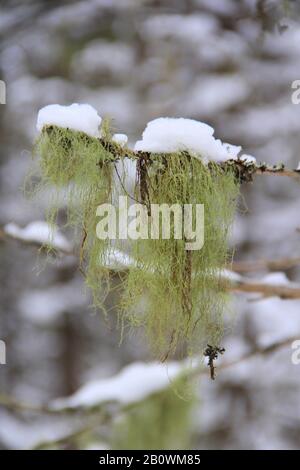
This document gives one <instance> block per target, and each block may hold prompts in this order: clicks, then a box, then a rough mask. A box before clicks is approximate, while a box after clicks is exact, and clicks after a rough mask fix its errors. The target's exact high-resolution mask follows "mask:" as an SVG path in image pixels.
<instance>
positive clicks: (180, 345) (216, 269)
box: [123, 153, 239, 360]
mask: <svg viewBox="0 0 300 470" xmlns="http://www.w3.org/2000/svg"><path fill="white" fill-rule="evenodd" d="M151 160H152V161H151V162H149V164H147V175H146V177H144V181H143V182H142V184H141V182H140V187H139V192H141V187H142V191H143V193H147V194H148V199H149V200H150V201H151V203H158V204H161V203H167V204H174V203H180V204H185V203H198V204H199V203H202V204H204V214H205V215H204V217H205V225H204V246H203V247H202V249H201V250H196V251H186V249H185V241H184V240H175V239H174V237H173V239H171V240H162V239H159V240H150V239H149V240H137V241H136V242H135V243H134V245H133V251H132V256H133V258H134V259H135V260H136V264H137V266H138V268H136V269H131V270H130V272H129V275H128V280H127V284H126V288H125V292H124V298H123V301H124V304H123V313H125V316H127V318H129V319H130V321H131V323H132V324H133V325H135V326H143V327H144V328H145V330H146V333H147V335H148V337H150V342H151V345H152V348H153V351H154V353H155V354H156V356H158V357H159V358H160V359H161V360H165V359H167V358H168V357H169V356H170V355H173V354H174V353H175V351H177V353H179V354H180V353H181V354H183V355H186V354H193V353H195V352H197V351H199V350H201V349H202V348H203V347H204V346H205V345H206V344H207V343H212V344H218V342H219V340H220V337H221V334H222V325H223V321H222V320H223V314H224V308H225V306H226V301H227V295H226V292H225V290H224V282H222V278H221V270H222V269H223V268H225V266H226V264H227V262H228V260H229V258H230V254H229V253H228V235H229V232H230V227H231V224H232V221H233V217H234V213H235V209H236V202H237V196H238V192H239V188H238V184H237V182H236V179H235V176H234V174H233V172H232V170H230V169H227V170H225V169H222V168H221V167H220V166H219V165H218V164H216V163H213V164H210V165H209V166H206V165H204V164H203V163H202V162H201V161H199V160H198V159H196V158H190V157H188V156H187V155H185V154H182V153H181V154H180V153H178V154H172V155H153V156H152V157H151ZM144 173H145V172H144ZM145 180H146V181H145ZM143 186H144V188H143ZM143 299H144V303H143Z"/></svg>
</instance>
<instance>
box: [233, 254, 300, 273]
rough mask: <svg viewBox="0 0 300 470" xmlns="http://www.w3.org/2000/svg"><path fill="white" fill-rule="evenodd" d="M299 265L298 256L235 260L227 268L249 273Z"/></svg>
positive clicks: (299, 258)
mask: <svg viewBox="0 0 300 470" xmlns="http://www.w3.org/2000/svg"><path fill="white" fill-rule="evenodd" d="M299 265H300V256H299V257H295V258H288V257H287V258H281V259H278V260H265V259H261V260H257V261H235V262H233V264H232V265H231V266H229V267H228V269H231V270H232V271H235V272H237V273H247V272H248V273H250V272H255V271H261V270H269V271H284V270H286V269H290V268H294V267H295V266H299Z"/></svg>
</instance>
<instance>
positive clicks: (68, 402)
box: [52, 362, 184, 409]
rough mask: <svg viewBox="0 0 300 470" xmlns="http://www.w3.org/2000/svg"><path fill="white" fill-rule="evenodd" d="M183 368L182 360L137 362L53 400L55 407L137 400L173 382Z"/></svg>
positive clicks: (87, 405)
mask: <svg viewBox="0 0 300 470" xmlns="http://www.w3.org/2000/svg"><path fill="white" fill-rule="evenodd" d="M183 370H184V366H183V365H182V364H180V363H176V362H172V363H168V366H167V367H166V366H165V365H163V364H158V363H149V364H145V363H143V362H135V363H133V364H130V365H129V366H126V367H125V368H124V369H123V370H121V372H119V373H118V374H117V375H115V376H113V377H111V378H108V379H99V380H94V381H91V382H89V383H87V384H86V385H83V387H81V388H80V389H79V390H78V391H77V392H75V393H74V394H73V395H71V396H70V397H67V398H59V399H57V400H55V401H54V402H53V405H52V406H53V408H55V409H60V408H77V407H84V408H90V407H94V406H97V405H99V404H101V403H105V402H112V401H113V402H115V401H116V402H119V403H121V404H129V403H135V402H139V401H142V400H144V399H145V398H146V397H147V396H149V395H151V394H153V393H156V392H158V391H160V390H163V389H164V388H166V387H168V386H169V385H170V384H171V380H172V379H175V378H176V377H178V376H179V375H180V373H181V372H182V371H183Z"/></svg>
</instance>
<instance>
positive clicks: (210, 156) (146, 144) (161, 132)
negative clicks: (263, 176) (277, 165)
mask: <svg viewBox="0 0 300 470" xmlns="http://www.w3.org/2000/svg"><path fill="white" fill-rule="evenodd" d="M213 134H214V129H213V128H212V127H210V126H209V125H208V124H205V123H204V122H200V121H195V120H193V119H184V118H158V119H154V120H153V121H150V122H149V123H148V124H147V127H146V129H145V130H144V132H143V138H142V140H139V141H138V142H136V144H135V148H134V149H135V150H136V151H144V152H153V153H160V152H164V153H172V152H177V151H184V150H187V151H189V152H190V153H192V154H193V155H194V156H195V157H197V158H201V159H203V161H204V162H207V161H209V160H213V161H219V162H220V161H226V160H229V159H236V158H237V156H238V153H239V152H240V150H241V147H238V146H235V145H230V144H227V143H222V142H221V140H219V139H216V138H215V137H214V135H213Z"/></svg>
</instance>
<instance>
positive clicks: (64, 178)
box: [34, 123, 239, 360]
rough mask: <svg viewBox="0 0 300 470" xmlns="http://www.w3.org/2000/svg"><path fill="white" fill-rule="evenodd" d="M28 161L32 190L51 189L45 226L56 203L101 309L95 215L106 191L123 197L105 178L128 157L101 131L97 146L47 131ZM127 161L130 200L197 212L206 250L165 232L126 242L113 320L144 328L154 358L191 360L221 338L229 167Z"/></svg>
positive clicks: (146, 158)
mask: <svg viewBox="0 0 300 470" xmlns="http://www.w3.org/2000/svg"><path fill="white" fill-rule="evenodd" d="M34 154H35V155H38V156H39V162H40V175H39V176H40V181H39V183H38V184H37V185H36V186H35V188H34V192H37V191H39V190H41V189H43V190H44V189H49V190H52V196H51V199H50V200H49V206H50V208H49V211H48V221H50V222H51V223H52V224H54V223H56V220H57V214H58V210H59V208H60V207H61V204H62V202H61V198H62V195H63V203H64V205H65V208H66V213H67V221H66V225H68V226H71V227H73V228H75V231H76V233H77V235H78V239H79V244H80V245H79V253H80V264H81V268H82V269H83V270H84V272H85V278H86V284H87V285H88V286H89V287H90V288H91V290H92V293H93V298H94V305H95V306H97V307H98V308H101V309H102V310H103V311H105V306H104V305H105V297H106V295H107V294H108V292H109V290H110V288H111V287H110V282H109V281H110V274H109V273H110V271H109V267H108V266H107V257H108V253H109V252H110V251H111V250H112V249H113V247H114V246H115V243H114V241H112V240H100V239H98V238H97V235H96V226H97V222H98V221H97V217H96V209H97V207H98V206H99V205H100V204H102V203H107V202H113V193H114V195H118V194H121V193H123V194H124V186H123V184H119V185H116V184H113V171H114V167H115V162H116V160H117V159H120V158H121V159H123V158H124V157H125V156H126V155H130V156H131V157H132V153H131V152H130V151H129V150H126V149H125V150H124V151H123V150H122V149H121V147H120V146H118V145H117V144H113V143H112V141H111V137H110V132H109V129H108V126H107V125H105V123H104V125H103V129H102V138H101V139H100V138H95V137H90V136H88V135H86V134H85V133H83V132H78V131H72V130H70V129H64V128H60V127H57V126H46V127H44V128H43V129H42V132H41V133H40V135H39V138H38V139H37V142H36V145H35V150H34ZM134 158H136V159H137V169H138V181H137V186H136V191H135V194H134V199H136V200H139V201H141V202H142V203H143V204H145V206H146V207H147V210H148V211H149V207H150V205H151V204H163V203H164V204H170V205H172V204H174V203H178V204H181V205H183V204H200V203H202V204H204V217H205V230H204V246H203V247H202V249H200V250H195V251H188V250H186V245H185V243H186V240H185V239H181V240H179V239H175V238H174V233H173V234H172V230H171V239H169V240H164V239H161V238H159V239H157V240H154V239H147V240H141V239H139V240H134V241H131V242H130V248H131V256H132V258H133V260H134V263H133V265H132V266H131V267H128V275H127V277H125V276H123V277H122V279H120V280H119V284H118V285H119V289H118V293H117V295H116V297H118V302H119V301H120V305H119V311H120V312H121V316H120V318H121V319H122V322H123V323H124V322H125V321H126V320H129V323H130V325H132V326H133V327H135V326H137V327H141V326H142V327H143V328H144V330H145V332H146V334H147V336H148V337H149V338H150V344H151V346H152V349H153V351H154V353H155V355H156V356H157V357H159V358H160V359H161V360H166V359H167V358H168V357H169V356H171V355H173V354H174V353H175V352H178V353H181V354H182V355H186V354H193V353H195V352H196V351H199V350H201V349H202V348H203V347H204V346H205V345H206V344H207V343H212V344H217V343H218V342H219V340H220V337H221V334H222V319H223V313H224V308H225V306H226V300H227V295H226V292H225V289H224V283H223V282H222V279H221V271H222V269H223V268H224V267H225V266H226V264H227V262H228V259H229V258H230V254H229V253H228V235H229V231H230V227H231V224H232V221H233V217H234V213H235V209H236V202H237V197H238V192H239V188H238V183H237V180H236V177H235V175H234V171H233V169H231V168H230V167H229V166H228V167H227V169H226V167H224V166H220V165H219V164H217V163H210V164H208V165H206V164H204V163H202V161H201V160H200V159H198V158H194V157H191V156H190V155H188V154H187V153H186V152H181V153H174V154H153V155H150V154H145V153H140V154H138V155H135V156H134ZM119 183H120V182H119ZM116 186H117V187H116ZM53 189H54V192H53ZM149 218H150V219H151V213H149ZM173 228H174V224H173ZM120 286H121V288H122V291H123V293H122V295H121V300H120V295H119V294H120Z"/></svg>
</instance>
